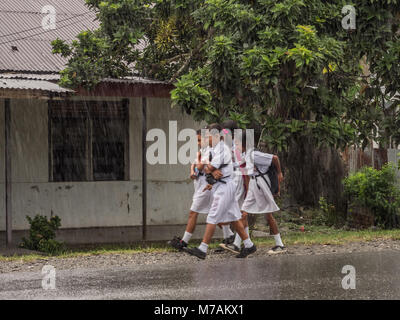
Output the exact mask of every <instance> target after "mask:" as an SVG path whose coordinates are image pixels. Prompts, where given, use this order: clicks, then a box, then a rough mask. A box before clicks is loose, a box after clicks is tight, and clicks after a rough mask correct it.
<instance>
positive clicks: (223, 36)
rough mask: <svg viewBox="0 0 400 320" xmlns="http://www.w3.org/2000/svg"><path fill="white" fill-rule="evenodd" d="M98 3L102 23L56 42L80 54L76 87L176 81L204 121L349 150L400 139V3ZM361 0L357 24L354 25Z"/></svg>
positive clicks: (91, 1) (68, 82)
mask: <svg viewBox="0 0 400 320" xmlns="http://www.w3.org/2000/svg"><path fill="white" fill-rule="evenodd" d="M86 2H87V4H88V5H89V6H90V7H91V8H92V9H93V10H95V11H96V12H97V16H98V19H99V21H100V28H99V29H98V30H96V31H93V32H89V31H83V32H82V33H81V34H80V35H79V36H78V40H77V41H74V42H72V43H71V44H67V43H65V42H63V41H61V40H59V39H57V40H56V41H54V42H53V49H54V52H55V53H59V54H62V55H63V56H65V57H68V58H69V64H68V66H67V68H66V69H65V70H63V71H62V80H61V83H62V84H63V85H65V86H69V87H76V86H80V85H84V86H86V87H89V88H92V87H93V86H94V85H96V84H97V83H98V82H99V81H100V80H101V79H102V78H104V77H123V76H128V75H133V74H135V75H140V76H145V77H151V78H155V79H160V80H166V81H169V82H171V83H174V84H175V86H176V88H175V89H174V90H173V91H172V95H171V97H172V101H173V104H174V105H177V106H180V107H182V108H183V110H185V111H186V112H187V113H189V114H191V115H192V116H193V117H194V119H196V120H206V121H207V122H214V121H221V120H224V119H226V118H233V119H235V120H237V121H239V123H240V124H241V126H242V127H245V126H248V125H250V124H251V125H258V126H260V127H261V128H262V129H263V131H262V132H263V135H262V139H263V140H264V141H266V142H267V143H268V144H269V145H270V146H271V147H274V148H276V149H278V150H282V149H286V148H287V147H288V146H290V144H291V143H293V142H296V141H297V140H298V139H301V137H305V136H306V137H308V138H311V139H312V141H313V142H314V143H315V144H317V145H321V144H326V145H329V146H334V147H339V148H343V147H345V146H347V145H350V144H357V145H363V146H365V145H366V144H367V143H368V142H369V141H370V140H371V139H375V141H378V142H379V143H380V145H382V146H389V143H396V144H399V143H400V129H399V128H400V113H399V112H400V111H399V109H398V103H399V102H398V99H397V100H396V96H395V95H396V92H397V91H399V84H400V63H399V62H400V40H399V19H400V1H399V0H379V1H377V0H356V1H352V2H351V3H349V2H348V1H347V0H346V1H344V0H332V1H317V0H246V1H245V0H169V1H167V0H153V1H149V0H102V1H101V0H86ZM349 4H351V5H353V6H354V7H355V9H356V14H357V15H356V29H355V30H345V29H344V28H343V27H342V19H343V17H344V16H345V15H346V14H342V8H343V7H344V6H345V5H349ZM143 44H144V45H145V48H144V49H143Z"/></svg>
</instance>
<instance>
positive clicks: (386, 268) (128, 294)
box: [0, 251, 400, 300]
mask: <svg viewBox="0 0 400 320" xmlns="http://www.w3.org/2000/svg"><path fill="white" fill-rule="evenodd" d="M345 265H352V266H354V268H355V271H356V289H354V290H352V289H349V290H344V289H343V288H342V279H343V277H344V276H345V274H342V268H343V266H345ZM42 277H43V276H42V274H41V273H28V272H13V273H8V274H1V275H0V299H172V300H179V299H190V300H192V299H193V300H194V299H222V300H224V299H229V300H231V299H235V300H236V299H239V300H242V299H244V300H250V299H400V253H399V252H398V251H379V252H364V253H350V254H324V255H282V256H279V257H276V256H274V257H268V256H265V257H264V256H259V257H254V258H248V259H245V260H239V259H235V258H230V257H229V258H227V259H226V260H221V261H212V262H211V261H207V260H206V261H198V260H196V259H195V258H194V257H193V263H188V264H181V265H171V264H159V265H137V266H132V267H130V268H121V267H119V268H115V267H114V268H110V269H76V270H56V289H55V290H44V289H43V288H42Z"/></svg>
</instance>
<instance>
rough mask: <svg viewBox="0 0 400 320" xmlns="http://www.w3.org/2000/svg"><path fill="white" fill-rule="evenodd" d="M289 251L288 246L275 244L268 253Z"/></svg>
mask: <svg viewBox="0 0 400 320" xmlns="http://www.w3.org/2000/svg"><path fill="white" fill-rule="evenodd" d="M285 252H287V249H286V247H282V246H275V247H273V248H272V249H271V250H269V251H268V254H279V253H285Z"/></svg>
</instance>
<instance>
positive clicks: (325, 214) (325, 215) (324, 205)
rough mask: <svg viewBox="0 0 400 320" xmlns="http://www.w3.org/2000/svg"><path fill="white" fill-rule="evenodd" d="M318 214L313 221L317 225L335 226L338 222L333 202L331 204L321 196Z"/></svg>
mask: <svg viewBox="0 0 400 320" xmlns="http://www.w3.org/2000/svg"><path fill="white" fill-rule="evenodd" d="M318 203H319V209H320V210H318V214H317V215H316V216H315V217H313V223H314V224H316V225H325V226H329V227H331V226H334V225H335V224H337V223H338V218H339V217H338V214H337V212H336V208H335V206H334V205H333V204H329V203H328V201H327V200H326V199H325V198H324V197H320V198H319V201H318Z"/></svg>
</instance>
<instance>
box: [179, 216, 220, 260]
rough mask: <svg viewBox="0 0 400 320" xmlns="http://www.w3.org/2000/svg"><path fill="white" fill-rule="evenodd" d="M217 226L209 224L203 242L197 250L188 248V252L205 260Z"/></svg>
mask: <svg viewBox="0 0 400 320" xmlns="http://www.w3.org/2000/svg"><path fill="white" fill-rule="evenodd" d="M216 226H217V225H216V224H211V223H207V225H206V230H205V232H204V236H203V241H202V242H201V243H200V245H199V246H198V247H197V248H186V249H185V250H186V252H187V253H189V254H191V255H193V256H196V257H198V258H200V259H205V258H206V256H207V250H208V245H209V244H210V242H211V239H212V236H213V235H214V232H215V228H216Z"/></svg>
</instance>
